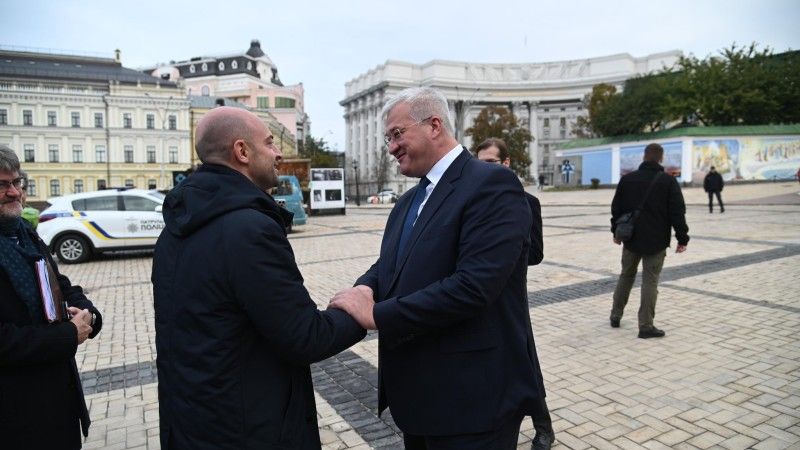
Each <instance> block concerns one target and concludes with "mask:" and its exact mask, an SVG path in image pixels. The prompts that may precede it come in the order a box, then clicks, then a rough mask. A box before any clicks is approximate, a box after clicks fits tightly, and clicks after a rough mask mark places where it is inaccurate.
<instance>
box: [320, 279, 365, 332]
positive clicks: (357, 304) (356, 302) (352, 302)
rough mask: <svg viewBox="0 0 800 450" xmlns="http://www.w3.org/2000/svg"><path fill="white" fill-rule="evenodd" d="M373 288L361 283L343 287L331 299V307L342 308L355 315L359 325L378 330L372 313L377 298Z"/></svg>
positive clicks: (354, 317)
mask: <svg viewBox="0 0 800 450" xmlns="http://www.w3.org/2000/svg"><path fill="white" fill-rule="evenodd" d="M372 295H373V293H372V289H371V288H370V287H368V286H364V285H363V284H360V285H358V286H355V287H352V288H348V289H343V290H341V291H339V292H337V293H336V295H334V296H333V298H332V299H331V302H330V305H329V307H331V308H335V309H341V310H343V311H345V312H346V313H347V314H350V316H352V317H353V319H355V320H356V322H358V324H359V325H361V326H362V327H364V328H365V329H367V330H376V329H377V326H376V325H375V318H374V316H373V314H372V312H373V307H374V306H375V300H373V297H372Z"/></svg>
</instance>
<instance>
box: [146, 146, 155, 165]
mask: <svg viewBox="0 0 800 450" xmlns="http://www.w3.org/2000/svg"><path fill="white" fill-rule="evenodd" d="M147 162H149V163H151V164H152V163H154V162H156V147H155V146H154V145H148V146H147Z"/></svg>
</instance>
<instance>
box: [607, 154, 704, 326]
mask: <svg viewBox="0 0 800 450" xmlns="http://www.w3.org/2000/svg"><path fill="white" fill-rule="evenodd" d="M663 159H664V148H663V147H661V145H659V144H655V143H653V144H650V145H648V146H647V147H645V149H644V158H643V162H642V164H641V165H640V166H639V170H636V171H634V172H631V173H629V174H627V175H625V176H623V177H622V178H621V179H620V180H619V184H617V191H616V193H615V194H614V200H613V201H612V202H611V232H612V233H613V234H614V238H613V239H614V243H615V244H617V245H620V244H623V242H624V246H623V249H622V272H621V273H620V276H619V280H618V281H617V287H616V289H615V290H614V303H613V306H612V308H611V317H610V320H611V326H612V327H613V328H619V326H620V320H621V319H622V314H623V312H624V310H625V305H626V304H627V303H628V297H629V296H630V293H631V288H632V287H633V282H634V280H635V279H636V272H637V270H638V267H639V261H642V296H641V304H640V306H639V337H640V338H643V339H647V338H653V337H663V336H664V335H665V333H664V331H662V330H659V329H658V328H656V327H655V326H654V325H653V319H654V317H655V311H656V299H657V297H658V278H659V276H660V275H661V269H662V267H663V266H664V258H665V257H666V254H667V251H666V249H667V247H669V244H670V239H671V229H674V230H675V237H676V238H677V240H678V246H677V247H676V249H675V252H676V253H683V252H684V251H686V246H687V245H688V243H689V234H688V232H689V227H688V226H687V225H686V205H685V204H684V202H683V194H682V193H681V188H680V186H679V185H678V181H677V180H676V179H675V178H673V177H669V176H665V175H664V174H663V172H664V167H662V166H661V164H660V163H661V161H662V160H663ZM625 215H629V220H628V221H621V220H620V219H621V218H622V217H623V216H625ZM625 228H628V229H632V233H629V234H628V235H627V236H624V235H623V234H622V233H618V231H619V232H622V231H623V229H625Z"/></svg>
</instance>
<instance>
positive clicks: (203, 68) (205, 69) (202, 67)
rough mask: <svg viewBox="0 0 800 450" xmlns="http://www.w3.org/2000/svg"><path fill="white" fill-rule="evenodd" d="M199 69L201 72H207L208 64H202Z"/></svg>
mask: <svg viewBox="0 0 800 450" xmlns="http://www.w3.org/2000/svg"><path fill="white" fill-rule="evenodd" d="M200 68H201V69H202V70H203V72H205V71H207V70H208V64H206V63H203V65H202V66H200Z"/></svg>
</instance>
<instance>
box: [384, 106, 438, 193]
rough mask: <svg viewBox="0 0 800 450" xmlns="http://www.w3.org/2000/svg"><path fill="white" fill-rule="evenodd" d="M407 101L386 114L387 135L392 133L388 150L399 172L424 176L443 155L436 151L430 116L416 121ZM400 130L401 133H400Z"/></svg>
mask: <svg viewBox="0 0 800 450" xmlns="http://www.w3.org/2000/svg"><path fill="white" fill-rule="evenodd" d="M410 112H411V107H410V106H409V105H408V103H398V104H397V106H395V107H394V108H392V110H391V111H390V112H389V114H388V115H387V116H386V122H385V123H384V135H387V136H391V137H392V140H391V141H390V142H389V144H388V147H389V153H390V154H391V155H392V156H394V157H395V159H397V162H398V164H400V173H402V174H403V175H405V176H407V177H417V178H421V177H424V176H425V175H427V174H428V172H429V171H430V170H431V167H433V165H434V164H436V161H438V160H439V157H440V156H441V155H437V154H436V153H435V151H434V144H433V135H432V127H431V125H430V124H429V121H430V120H432V118H428V119H425V120H422V121H419V122H418V121H416V120H415V119H414V118H413V117H411V114H410ZM397 131H401V133H399V134H398V133H397Z"/></svg>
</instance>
